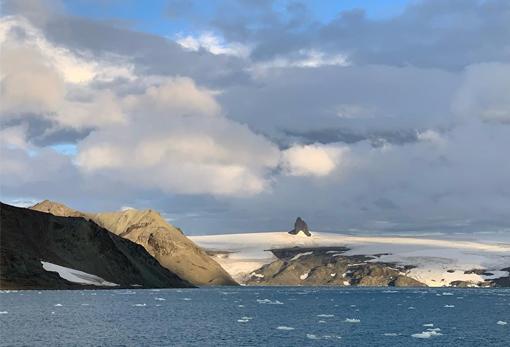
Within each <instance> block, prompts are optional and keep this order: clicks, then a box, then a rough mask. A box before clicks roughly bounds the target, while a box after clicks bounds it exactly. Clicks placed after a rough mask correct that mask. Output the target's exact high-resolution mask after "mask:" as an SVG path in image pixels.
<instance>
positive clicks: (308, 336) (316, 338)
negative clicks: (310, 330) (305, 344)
mask: <svg viewBox="0 0 510 347" xmlns="http://www.w3.org/2000/svg"><path fill="white" fill-rule="evenodd" d="M306 337H307V338H309V339H310V340H318V339H320V337H318V336H317V335H314V334H306Z"/></svg>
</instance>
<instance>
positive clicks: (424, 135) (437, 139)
mask: <svg viewBox="0 0 510 347" xmlns="http://www.w3.org/2000/svg"><path fill="white" fill-rule="evenodd" d="M416 137H417V138H418V140H420V141H424V142H430V143H433V144H436V145H443V144H445V142H446V140H445V139H444V138H443V136H442V135H441V134H440V133H439V132H437V131H436V130H432V129H427V130H425V131H419V132H418V133H417V135H416Z"/></svg>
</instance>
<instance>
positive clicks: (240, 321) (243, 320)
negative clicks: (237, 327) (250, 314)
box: [237, 319, 250, 323]
mask: <svg viewBox="0 0 510 347" xmlns="http://www.w3.org/2000/svg"><path fill="white" fill-rule="evenodd" d="M237 321H238V322H239V323H248V322H249V321H250V320H249V319H238V320H237Z"/></svg>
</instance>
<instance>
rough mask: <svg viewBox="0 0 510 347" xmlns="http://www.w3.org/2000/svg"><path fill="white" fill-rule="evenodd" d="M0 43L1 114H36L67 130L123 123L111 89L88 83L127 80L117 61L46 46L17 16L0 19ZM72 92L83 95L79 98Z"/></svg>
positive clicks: (127, 73)
mask: <svg viewBox="0 0 510 347" xmlns="http://www.w3.org/2000/svg"><path fill="white" fill-rule="evenodd" d="M15 29H17V30H18V31H19V30H21V31H23V33H24V34H23V35H21V34H19V32H17V31H16V30H15ZM20 35H21V37H19V36H20ZM0 45H1V47H2V49H1V52H0V66H1V67H2V70H1V73H0V82H1V84H2V93H1V96H0V113H1V116H2V117H3V118H16V117H18V116H19V115H22V114H26V113H30V114H37V115H39V116H40V117H44V118H47V119H51V120H54V121H56V122H57V123H59V124H60V125H62V126H65V127H71V128H84V127H91V126H98V125H101V124H118V123H122V122H123V121H124V116H123V115H122V113H121V112H120V107H119V105H118V104H117V102H116V100H115V95H114V94H113V92H111V91H108V90H92V89H90V88H89V86H88V84H90V83H92V82H94V81H96V82H97V81H110V80H113V79H115V78H118V77H126V78H128V77H129V78H132V77H133V76H132V75H131V73H130V72H129V71H128V70H129V69H130V68H128V67H123V66H124V65H123V61H117V63H116V64H114V63H110V62H105V61H101V60H93V59H91V58H88V59H84V58H81V57H79V56H77V55H76V54H74V53H72V52H71V51H69V50H68V49H66V48H63V47H58V46H55V45H53V44H50V43H49V42H48V41H47V40H46V39H45V38H44V36H43V35H42V33H41V32H40V31H39V30H38V29H36V28H34V27H32V26H31V25H30V24H29V23H28V22H27V21H26V20H24V19H23V18H19V17H5V18H2V19H1V20H0ZM73 94H84V95H85V96H86V97H85V98H82V99H83V100H80V99H77V98H75V97H73ZM91 115H93V116H91Z"/></svg>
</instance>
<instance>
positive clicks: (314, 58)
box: [249, 49, 349, 75]
mask: <svg viewBox="0 0 510 347" xmlns="http://www.w3.org/2000/svg"><path fill="white" fill-rule="evenodd" d="M321 66H349V60H348V59H347V56H346V55H344V54H327V53H325V52H322V51H318V50H314V49H303V50H300V51H298V52H297V54H296V55H294V56H287V57H277V58H275V59H272V60H269V61H265V62H262V63H256V64H254V65H253V66H252V67H251V68H250V69H249V70H251V71H252V72H253V73H254V74H255V75H259V74H260V75H264V74H265V73H268V70H271V69H282V68H312V69H313V68H318V67H321Z"/></svg>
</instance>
